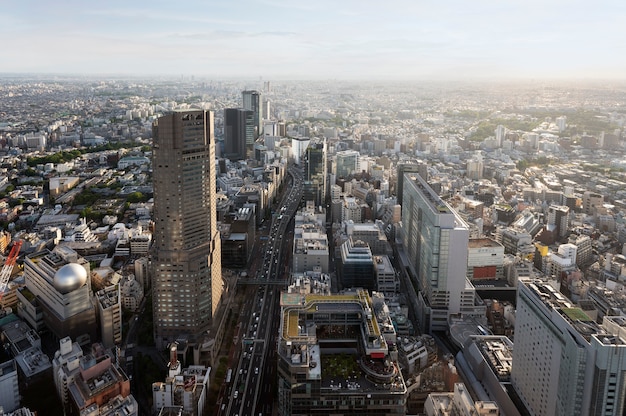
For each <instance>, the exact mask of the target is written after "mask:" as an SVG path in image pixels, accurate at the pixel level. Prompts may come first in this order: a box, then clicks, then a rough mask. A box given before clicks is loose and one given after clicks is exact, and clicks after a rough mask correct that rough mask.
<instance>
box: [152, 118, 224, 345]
mask: <svg viewBox="0 0 626 416" xmlns="http://www.w3.org/2000/svg"><path fill="white" fill-rule="evenodd" d="M152 136H153V141H154V148H153V153H152V158H153V160H152V166H153V172H154V173H153V178H154V221H155V230H154V245H153V253H152V273H153V274H152V276H153V310H154V312H153V314H154V333H155V341H156V343H157V346H159V347H161V348H165V347H166V346H167V345H168V343H169V342H171V341H175V340H177V339H179V338H185V339H187V340H189V341H190V342H192V343H193V342H198V341H201V340H202V339H203V336H204V334H206V332H207V331H208V330H209V329H210V328H211V326H212V319H213V316H214V314H215V312H216V310H217V308H218V306H219V303H220V299H221V296H222V291H223V282H222V266H221V259H220V258H221V246H220V235H219V231H218V229H217V224H216V211H215V203H216V195H215V194H216V193H215V140H214V136H213V112H212V111H205V110H181V111H175V112H173V113H171V114H168V115H165V116H163V117H160V118H159V119H158V120H157V121H156V122H155V123H154V125H153V128H152Z"/></svg>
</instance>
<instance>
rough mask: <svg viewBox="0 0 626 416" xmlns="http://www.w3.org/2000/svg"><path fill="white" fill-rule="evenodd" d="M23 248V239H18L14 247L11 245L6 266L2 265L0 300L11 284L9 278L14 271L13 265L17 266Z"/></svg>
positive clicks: (0, 272)
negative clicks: (16, 262)
mask: <svg viewBox="0 0 626 416" xmlns="http://www.w3.org/2000/svg"><path fill="white" fill-rule="evenodd" d="M21 248H22V240H17V241H16V242H15V243H13V247H11V251H10V252H9V256H8V257H7V259H6V261H5V262H4V266H3V267H2V271H0V300H2V296H4V291H5V290H6V288H7V285H8V284H9V279H10V278H11V272H13V266H15V261H16V260H17V256H18V255H19V254H20V249H21Z"/></svg>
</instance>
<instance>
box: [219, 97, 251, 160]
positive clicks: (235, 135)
mask: <svg viewBox="0 0 626 416" xmlns="http://www.w3.org/2000/svg"><path fill="white" fill-rule="evenodd" d="M249 143H254V112H253V111H251V110H244V109H242V108H226V109H225V110H224V157H226V158H228V159H230V160H246V159H247V158H248V157H251V154H250V152H251V151H252V147H251V146H250V145H249Z"/></svg>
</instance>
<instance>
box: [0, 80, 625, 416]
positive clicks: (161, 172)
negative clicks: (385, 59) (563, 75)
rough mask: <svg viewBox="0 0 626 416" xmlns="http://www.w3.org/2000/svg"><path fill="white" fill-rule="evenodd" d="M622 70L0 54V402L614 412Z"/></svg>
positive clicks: (619, 395) (85, 407)
mask: <svg viewBox="0 0 626 416" xmlns="http://www.w3.org/2000/svg"><path fill="white" fill-rule="evenodd" d="M625 123H626V84H624V83H619V82H599V81H578V82H557V81H540V80H533V81H525V82H522V81H517V82H512V81H511V82H500V81H497V82H496V81H492V82H479V81H476V82H469V81H468V82H460V81H458V82H435V81H431V82H417V81H415V82H410V83H409V82H407V83H402V82H392V81H386V82H382V81H379V82H375V81H372V82H365V81H363V82H356V81H353V82H349V81H339V80H327V81H322V80H317V81H280V80H274V79H271V80H267V79H263V78H258V79H248V80H234V79H223V80H218V79H210V78H205V77H200V76H192V75H183V76H178V77H155V78H140V77H121V76H120V77H90V76H70V75H41V74H39V75H24V74H15V75H10V74H3V76H2V77H1V78H0V169H1V175H0V228H1V230H0V231H1V232H0V253H1V254H2V259H3V268H2V271H1V272H0V305H1V306H2V311H1V313H0V315H1V317H0V334H1V338H2V342H3V346H4V348H3V349H2V351H1V352H0V354H2V357H1V361H2V362H1V364H0V368H1V369H2V371H1V372H0V407H1V409H2V410H0V415H7V416H10V415H13V416H27V415H35V414H37V415H80V416H105V415H106V416H113V415H124V416H140V415H141V416H143V415H159V416H170V415H172V416H173V415H177V416H191V415H229V416H234V415H237V416H244V415H246V416H247V415H251V416H256V415H281V416H287V415H329V414H339V415H352V414H362V415H381V416H382V415H428V416H435V415H441V416H443V415H496V416H497V415H504V416H515V415H620V416H621V415H623V414H625V411H626V409H625V405H624V403H625V401H626V376H625V375H626V315H625V313H626V289H625V282H626V245H625V244H626V158H625V156H624V155H625V152H624V150H625V148H626V132H624V124H625Z"/></svg>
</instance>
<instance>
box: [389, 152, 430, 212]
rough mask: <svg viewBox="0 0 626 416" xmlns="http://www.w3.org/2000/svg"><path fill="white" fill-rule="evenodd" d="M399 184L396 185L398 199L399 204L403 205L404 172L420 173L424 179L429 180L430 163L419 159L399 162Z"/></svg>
mask: <svg viewBox="0 0 626 416" xmlns="http://www.w3.org/2000/svg"><path fill="white" fill-rule="evenodd" d="M397 170H398V184H397V186H396V199H397V200H398V205H402V191H403V187H404V174H405V173H407V172H413V173H418V174H419V175H420V176H421V177H422V179H424V180H425V181H428V165H427V164H426V163H422V162H417V161H408V162H403V163H398V168H397Z"/></svg>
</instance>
